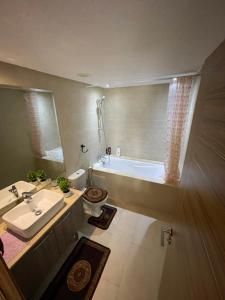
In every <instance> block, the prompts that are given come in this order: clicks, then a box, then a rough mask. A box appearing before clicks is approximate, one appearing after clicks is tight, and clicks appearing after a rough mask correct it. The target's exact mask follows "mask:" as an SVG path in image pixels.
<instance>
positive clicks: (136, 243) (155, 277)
mask: <svg viewBox="0 0 225 300" xmlns="http://www.w3.org/2000/svg"><path fill="white" fill-rule="evenodd" d="M161 225H162V222H161V221H158V220H156V219H153V218H150V217H146V216H144V215H141V214H137V213H134V212H131V211H128V210H125V209H121V208H118V211H117V213H116V215H115V217H114V219H113V221H112V223H111V225H110V227H109V229H108V230H101V229H99V228H96V227H93V226H92V225H89V224H88V223H87V222H84V224H83V226H82V228H81V232H80V234H81V235H85V236H87V237H89V238H90V239H92V240H94V241H96V242H99V243H101V244H103V245H105V246H108V247H109V248H110V249H111V253H110V256H109V259H108V261H107V264H106V266H105V269H104V271H103V274H102V277H101V279H100V282H99V284H98V287H97V289H96V291H95V294H94V297H93V300H103V299H104V300H106V299H107V300H128V299H129V300H156V299H157V295H158V289H159V284H160V278H161V274H162V269H163V264H164V259H165V253H166V248H162V247H161V246H160V230H161Z"/></svg>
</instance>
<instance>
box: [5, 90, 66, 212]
mask: <svg viewBox="0 0 225 300" xmlns="http://www.w3.org/2000/svg"><path fill="white" fill-rule="evenodd" d="M0 141H1V147H0V165H1V167H0V215H1V214H2V213H1V212H2V211H5V210H6V209H7V207H9V208H10V205H9V204H10V202H14V200H15V194H13V193H12V192H9V191H8V190H9V189H10V188H11V187H12V185H13V184H15V183H16V182H18V181H21V180H24V181H28V180H27V173H28V171H36V170H39V169H42V170H44V171H45V172H46V174H47V177H48V178H50V177H51V178H55V177H56V176H58V175H61V174H63V173H64V171H65V167H64V158H63V150H62V146H61V141H60V134H59V128H58V122H57V115H56V110H55V104H54V98H53V94H52V93H51V92H50V91H40V90H36V89H29V90H25V89H22V88H16V87H5V86H0Z"/></svg>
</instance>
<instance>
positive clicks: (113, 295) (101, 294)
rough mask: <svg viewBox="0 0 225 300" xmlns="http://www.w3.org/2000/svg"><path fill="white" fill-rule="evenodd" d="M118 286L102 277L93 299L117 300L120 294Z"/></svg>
mask: <svg viewBox="0 0 225 300" xmlns="http://www.w3.org/2000/svg"><path fill="white" fill-rule="evenodd" d="M118 290H119V288H118V286H116V285H114V284H112V283H111V282H109V281H107V280H104V279H100V282H99V284H98V287H97V289H96V290H95V293H94V296H93V298H92V299H93V300H116V299H117V294H118Z"/></svg>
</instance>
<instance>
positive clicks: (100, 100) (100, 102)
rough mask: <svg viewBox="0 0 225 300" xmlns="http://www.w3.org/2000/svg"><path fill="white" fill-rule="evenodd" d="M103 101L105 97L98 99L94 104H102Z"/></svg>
mask: <svg viewBox="0 0 225 300" xmlns="http://www.w3.org/2000/svg"><path fill="white" fill-rule="evenodd" d="M103 100H105V96H102V97H99V98H98V99H97V101H96V102H97V104H102V101H103Z"/></svg>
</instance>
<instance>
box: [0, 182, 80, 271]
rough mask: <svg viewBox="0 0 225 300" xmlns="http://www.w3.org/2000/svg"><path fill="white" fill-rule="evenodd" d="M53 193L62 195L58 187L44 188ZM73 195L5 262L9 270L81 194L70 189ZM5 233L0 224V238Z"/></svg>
mask: <svg viewBox="0 0 225 300" xmlns="http://www.w3.org/2000/svg"><path fill="white" fill-rule="evenodd" d="M45 188H46V189H49V190H51V191H54V192H58V193H62V192H61V190H60V189H59V188H58V187H52V186H51V185H49V186H47V187H45ZM71 190H72V192H73V195H72V196H70V197H68V198H64V203H65V206H64V207H63V208H62V209H61V210H60V211H59V212H58V213H57V214H56V215H55V216H54V217H53V218H52V219H51V220H50V221H49V222H48V223H47V224H46V225H45V226H44V227H43V228H42V229H41V230H40V231H39V232H38V233H37V234H35V235H34V236H33V237H32V238H31V239H30V240H28V241H25V246H24V247H23V249H22V250H21V251H19V253H17V254H16V256H15V257H13V258H12V259H10V261H8V262H7V265H8V267H9V268H12V267H13V266H14V265H15V264H16V263H17V262H18V261H19V260H20V259H21V258H22V256H23V255H24V254H25V253H27V252H28V251H29V250H30V249H31V248H32V247H33V246H34V245H35V244H36V243H37V242H38V241H39V240H40V239H41V238H42V237H43V236H44V235H45V234H46V233H47V232H48V231H49V230H50V229H51V228H52V227H53V225H54V224H55V223H56V222H57V221H58V220H59V219H60V218H61V217H62V216H63V215H64V214H66V212H67V211H68V210H69V209H70V208H71V207H72V206H73V205H74V203H75V202H76V201H77V200H78V199H79V198H80V197H81V196H82V194H83V192H82V191H79V190H75V189H71ZM6 231H7V226H6V224H5V223H4V222H2V224H0V237H1V235H3V234H4V233H5V232H6Z"/></svg>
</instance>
